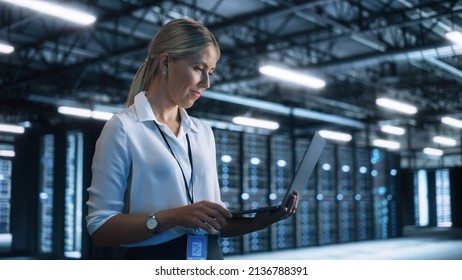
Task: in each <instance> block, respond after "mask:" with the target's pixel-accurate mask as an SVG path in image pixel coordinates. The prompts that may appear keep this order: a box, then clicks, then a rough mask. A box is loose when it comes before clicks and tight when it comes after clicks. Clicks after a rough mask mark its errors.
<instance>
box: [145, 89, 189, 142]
mask: <svg viewBox="0 0 462 280" xmlns="http://www.w3.org/2000/svg"><path fill="white" fill-rule="evenodd" d="M146 97H147V99H148V101H149V103H150V104H151V108H152V111H153V112H154V115H155V116H156V119H157V120H158V121H159V122H161V123H164V124H166V125H167V126H168V127H169V128H170V129H171V130H172V132H173V133H174V134H175V135H176V136H178V133H179V131H180V123H181V116H180V110H179V107H178V106H176V105H175V104H173V103H172V102H171V101H170V100H169V99H168V98H166V96H165V95H162V94H161V93H160V92H157V93H153V92H150V93H147V94H146Z"/></svg>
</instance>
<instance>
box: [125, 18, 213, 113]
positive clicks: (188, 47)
mask: <svg viewBox="0 0 462 280" xmlns="http://www.w3.org/2000/svg"><path fill="white" fill-rule="evenodd" d="M210 45H213V46H215V47H216V49H217V52H218V57H220V48H219V46H218V42H217V41H216V39H215V37H214V36H213V34H212V33H211V32H210V31H209V30H208V28H207V27H205V26H203V25H202V24H200V23H198V22H197V21H195V20H192V19H175V20H172V21H170V22H168V23H167V24H166V25H164V26H162V27H161V28H160V30H159V32H157V34H156V36H154V38H153V39H152V41H151V43H150V44H149V48H148V57H147V58H146V60H145V62H144V63H143V64H142V65H141V66H140V68H139V69H138V71H137V72H136V74H135V77H134V78H133V81H132V84H131V86H130V92H129V94H128V98H127V107H128V106H130V105H131V104H133V102H134V98H135V95H137V94H138V93H139V92H141V91H146V90H147V89H148V87H149V85H150V83H151V81H152V79H153V78H154V76H155V74H156V73H157V72H158V70H157V65H158V64H159V56H160V55H161V54H163V53H167V54H168V55H169V56H170V57H172V58H177V59H185V58H188V57H190V56H191V55H193V54H195V53H197V52H198V51H200V50H202V49H204V48H206V47H208V46H210Z"/></svg>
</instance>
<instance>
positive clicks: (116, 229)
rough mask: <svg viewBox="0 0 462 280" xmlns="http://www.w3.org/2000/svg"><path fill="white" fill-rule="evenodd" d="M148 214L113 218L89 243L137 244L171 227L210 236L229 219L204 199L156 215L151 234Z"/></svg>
mask: <svg viewBox="0 0 462 280" xmlns="http://www.w3.org/2000/svg"><path fill="white" fill-rule="evenodd" d="M148 215H149V213H145V214H118V215H115V216H113V217H111V218H110V219H109V220H108V221H107V222H106V223H104V225H102V226H101V227H100V228H99V229H98V230H97V231H96V232H94V233H93V234H92V236H91V237H92V239H93V242H94V243H95V244H96V245H98V246H115V245H120V244H126V243H133V242H139V241H142V240H145V239H147V238H149V237H152V236H153V235H154V234H157V233H161V232H164V231H167V230H169V229H171V228H173V227H175V226H183V227H186V228H201V229H203V230H205V231H207V232H208V233H209V234H214V233H215V230H221V229H222V228H223V227H224V226H225V225H226V223H227V220H229V219H230V218H231V213H230V212H229V211H228V210H227V209H225V208H223V207H222V206H221V205H220V204H217V203H214V202H210V201H205V200H204V201H200V202H197V203H194V204H190V205H187V206H184V207H179V208H172V209H168V210H163V211H159V212H156V213H155V216H156V219H157V221H158V222H159V225H158V228H157V229H156V232H155V233H153V232H151V231H150V230H148V229H147V228H146V218H147V217H148Z"/></svg>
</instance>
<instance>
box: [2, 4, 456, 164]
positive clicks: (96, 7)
mask: <svg viewBox="0 0 462 280" xmlns="http://www.w3.org/2000/svg"><path fill="white" fill-rule="evenodd" d="M55 2H60V3H63V4H65V5H67V6H70V7H77V8H79V9H81V10H83V11H87V12H90V13H92V14H93V15H95V16H97V21H96V22H95V23H94V24H93V25H91V26H89V27H88V26H86V27H82V26H78V25H76V24H72V23H68V22H65V21H63V20H60V19H57V18H52V17H50V16H45V15H42V14H38V13H36V12H33V11H30V10H27V9H23V8H19V7H16V6H13V5H11V4H5V3H0V39H1V40H4V41H8V42H10V43H11V44H13V45H14V46H15V51H14V52H13V53H12V54H9V55H0V110H1V114H0V121H3V122H21V121H26V120H29V121H32V122H34V121H37V122H38V121H46V120H47V119H48V118H53V116H52V115H55V114H56V113H55V112H56V110H55V108H56V106H57V105H62V104H81V105H82V106H88V107H90V106H95V105H111V106H123V103H124V101H125V98H126V95H127V92H128V88H129V85H130V82H131V79H132V77H133V75H134V74H135V72H136V71H137V69H138V67H139V66H140V64H141V63H142V62H143V60H144V58H145V57H146V48H147V44H148V43H149V41H150V39H151V38H152V37H153V35H154V34H155V33H156V31H157V30H158V28H159V27H160V26H161V25H162V24H163V23H165V22H167V21H169V20H171V19H173V18H176V17H190V18H194V19H196V20H198V21H200V22H202V23H204V24H205V25H206V26H208V27H209V29H210V30H211V31H212V32H213V33H214V34H215V35H216V37H217V40H218V41H219V43H220V45H221V50H222V57H221V60H220V62H219V64H218V68H217V71H216V74H215V75H214V78H213V80H212V87H211V89H210V90H209V95H204V96H203V98H201V100H200V101H198V103H196V105H195V107H194V108H193V109H192V110H191V111H192V112H191V114H193V115H195V116H199V117H202V118H206V119H210V120H218V121H224V122H229V121H230V119H231V117H232V116H235V115H236V114H247V115H253V116H264V117H265V118H268V119H273V120H277V121H279V122H280V123H281V124H282V126H281V128H280V130H281V131H284V130H289V129H294V131H296V132H300V133H302V132H310V131H312V130H314V129H320V128H326V129H336V130H340V131H344V132H348V133H351V134H353V137H354V141H355V143H356V144H357V145H370V141H371V140H372V139H374V138H377V137H381V138H385V139H394V140H397V141H399V142H400V143H401V146H402V149H401V150H400V153H401V154H402V155H403V156H404V158H408V159H410V160H409V161H408V162H407V164H408V165H409V166H414V167H419V166H425V165H432V164H437V165H440V166H441V165H443V166H451V165H460V164H461V147H460V140H461V134H460V130H458V129H454V128H451V127H448V126H447V125H444V124H441V117H442V116H446V115H450V116H453V117H460V115H461V113H462V94H461V93H460V89H461V85H462V71H461V70H459V69H460V68H462V61H461V56H460V54H461V53H462V49H461V48H459V47H456V46H453V45H452V44H451V43H450V42H449V41H448V40H447V39H446V38H445V33H446V32H448V31H451V30H460V29H461V28H462V18H461V12H460V11H461V10H462V2H461V1H427V0H396V1H391V0H332V1H329V0H326V1H295V0H292V1H276V0H190V1H187V0H184V1H138V0H125V1H123V0H112V1H103V0H99V1H93V0H92V1H90V0H87V1H55ZM265 63H273V64H280V65H284V66H285V67H287V68H291V69H293V70H296V71H300V72H304V73H311V74H313V75H315V76H317V77H320V78H322V79H324V80H325V81H326V87H325V88H323V89H321V90H313V89H308V88H303V87H301V86H294V85H291V84H288V83H285V82H280V81H278V80H274V79H272V78H269V77H265V76H263V75H262V74H260V73H259V71H258V68H259V66H261V65H263V64H265ZM381 96H387V97H392V98H397V99H399V100H402V101H405V102H407V103H412V104H414V105H415V106H417V108H418V110H419V111H418V113H417V114H416V115H413V116H409V115H403V114H400V113H395V112H392V111H387V110H385V109H381V108H379V107H377V105H376V104H375V99H376V98H377V97H381ZM225 99H229V100H227V101H225ZM256 100H261V101H267V102H266V103H250V102H249V101H251V102H253V101H256ZM274 105H275V106H274ZM274 107H275V108H276V111H275V109H274ZM54 117H55V116H54ZM383 123H390V124H396V125H401V126H403V127H406V128H407V133H406V134H405V135H404V136H388V135H383V134H382V133H381V132H379V131H378V125H380V124H383ZM434 135H445V136H451V137H454V138H456V139H457V141H458V146H456V147H452V148H449V149H448V148H445V156H444V157H442V158H440V159H439V160H434V159H431V158H426V157H421V155H420V154H421V153H420V152H421V150H422V148H423V147H427V146H430V147H438V146H437V145H436V144H435V143H432V141H431V138H432V137H433V136H434Z"/></svg>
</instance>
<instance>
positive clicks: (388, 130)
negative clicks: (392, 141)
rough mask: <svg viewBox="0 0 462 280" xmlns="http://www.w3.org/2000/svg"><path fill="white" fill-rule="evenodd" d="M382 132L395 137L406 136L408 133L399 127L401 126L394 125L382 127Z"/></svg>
mask: <svg viewBox="0 0 462 280" xmlns="http://www.w3.org/2000/svg"><path fill="white" fill-rule="evenodd" d="M380 130H381V131H383V132H385V133H390V134H394V135H404V134H405V133H406V129H404V128H402V127H399V126H394V125H388V124H386V125H382V126H381V127H380Z"/></svg>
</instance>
